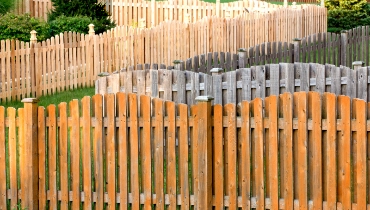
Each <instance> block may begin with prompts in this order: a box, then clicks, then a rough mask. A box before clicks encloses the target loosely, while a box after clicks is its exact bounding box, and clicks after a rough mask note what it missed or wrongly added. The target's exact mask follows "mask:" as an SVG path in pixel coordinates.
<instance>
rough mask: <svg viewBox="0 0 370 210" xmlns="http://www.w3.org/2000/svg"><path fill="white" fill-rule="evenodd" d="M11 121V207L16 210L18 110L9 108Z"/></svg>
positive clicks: (9, 142) (9, 141) (8, 112)
mask: <svg viewBox="0 0 370 210" xmlns="http://www.w3.org/2000/svg"><path fill="white" fill-rule="evenodd" d="M7 114H8V119H9V131H8V135H9V137H8V145H9V146H8V148H9V149H8V150H9V171H10V172H9V175H10V183H9V184H10V199H11V200H10V206H11V208H15V207H16V206H17V204H18V186H17V161H16V158H17V142H16V141H17V137H16V135H17V134H16V127H15V125H16V124H15V123H16V122H15V116H16V109H14V108H8V110H7Z"/></svg>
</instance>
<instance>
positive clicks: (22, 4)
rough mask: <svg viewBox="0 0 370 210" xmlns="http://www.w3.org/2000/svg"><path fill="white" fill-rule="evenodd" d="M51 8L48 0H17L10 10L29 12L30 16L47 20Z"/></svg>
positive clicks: (19, 12)
mask: <svg viewBox="0 0 370 210" xmlns="http://www.w3.org/2000/svg"><path fill="white" fill-rule="evenodd" d="M51 9H52V2H51V1H50V0H17V4H16V5H15V8H14V9H13V11H12V12H14V13H15V14H25V13H29V14H30V15H31V16H32V17H37V18H41V19H44V20H45V21H46V20H47V15H48V12H49V11H50V10H51Z"/></svg>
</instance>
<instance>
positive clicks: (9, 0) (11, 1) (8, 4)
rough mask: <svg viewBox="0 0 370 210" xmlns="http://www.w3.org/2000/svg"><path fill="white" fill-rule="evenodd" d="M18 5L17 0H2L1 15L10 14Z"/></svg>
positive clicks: (0, 5) (0, 2) (0, 1)
mask: <svg viewBox="0 0 370 210" xmlns="http://www.w3.org/2000/svg"><path fill="white" fill-rule="evenodd" d="M16 3H17V1H16V0H0V14H5V13H7V12H9V11H10V10H11V9H13V7H14V5H15V4H16Z"/></svg>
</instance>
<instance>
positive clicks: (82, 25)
mask: <svg viewBox="0 0 370 210" xmlns="http://www.w3.org/2000/svg"><path fill="white" fill-rule="evenodd" d="M90 23H92V24H94V26H95V27H94V30H95V33H96V34H99V33H102V32H104V31H106V30H109V29H111V28H113V27H114V26H115V25H114V24H111V23H110V22H108V24H110V25H105V24H106V22H104V21H99V20H96V19H95V20H93V19H91V18H90V17H87V16H74V17H66V16H64V15H62V16H60V17H58V18H56V19H55V20H53V21H50V22H49V27H50V28H49V33H50V35H51V36H55V35H57V34H60V33H63V32H65V31H73V32H79V33H83V34H87V33H88V31H89V28H88V25H89V24H90Z"/></svg>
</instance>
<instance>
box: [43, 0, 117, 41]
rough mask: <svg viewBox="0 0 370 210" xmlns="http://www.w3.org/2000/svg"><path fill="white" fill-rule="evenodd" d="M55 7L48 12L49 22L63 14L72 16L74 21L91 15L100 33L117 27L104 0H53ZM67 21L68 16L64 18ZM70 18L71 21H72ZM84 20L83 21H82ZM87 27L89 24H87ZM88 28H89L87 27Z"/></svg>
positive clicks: (97, 32)
mask: <svg viewBox="0 0 370 210" xmlns="http://www.w3.org/2000/svg"><path fill="white" fill-rule="evenodd" d="M51 1H52V2H53V6H54V9H53V10H51V11H50V13H49V14H48V22H50V23H51V22H52V21H54V20H55V21H57V19H59V18H60V17H62V16H65V17H72V19H73V21H75V20H74V18H76V17H82V16H83V17H86V16H87V17H89V18H91V21H90V23H93V24H94V25H95V33H96V34H99V33H102V32H104V31H106V30H108V29H111V28H113V27H115V23H114V21H112V20H111V19H110V17H109V14H108V12H107V11H106V10H105V3H104V1H100V0H51ZM62 19H63V20H59V21H67V19H68V18H62ZM72 19H70V21H72ZM81 22H82V21H81ZM86 28H87V26H86ZM86 30H87V29H86Z"/></svg>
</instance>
